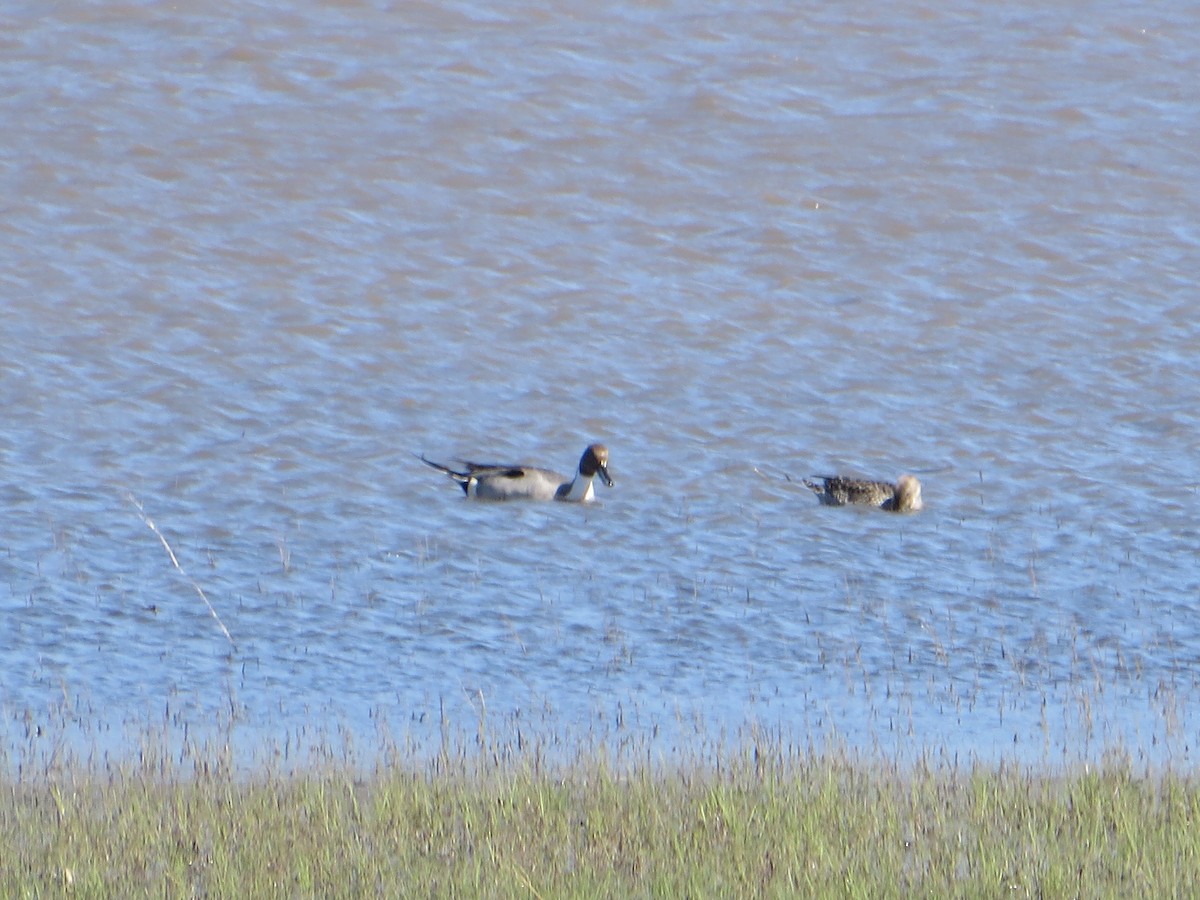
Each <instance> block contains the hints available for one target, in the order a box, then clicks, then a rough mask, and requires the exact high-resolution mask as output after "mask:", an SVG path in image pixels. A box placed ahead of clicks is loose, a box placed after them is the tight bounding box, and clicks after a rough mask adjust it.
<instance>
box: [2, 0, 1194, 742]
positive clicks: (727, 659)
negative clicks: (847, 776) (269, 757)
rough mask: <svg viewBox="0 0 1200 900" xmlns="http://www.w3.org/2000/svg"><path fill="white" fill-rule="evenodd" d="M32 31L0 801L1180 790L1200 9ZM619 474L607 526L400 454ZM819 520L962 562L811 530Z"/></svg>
mask: <svg viewBox="0 0 1200 900" xmlns="http://www.w3.org/2000/svg"><path fill="white" fill-rule="evenodd" d="M0 18H2V21H3V24H4V27H3V29H0V31H2V32H3V34H4V37H3V38H2V39H0V40H2V43H3V53H0V85H2V86H3V90H2V91H0V97H2V98H3V99H0V118H2V120H3V122H4V127H3V129H2V134H3V137H0V178H2V179H3V196H4V197H5V201H4V215H3V219H2V225H0V408H2V409H3V410H4V416H3V420H2V422H3V423H2V425H0V500H2V502H3V509H4V514H3V517H2V519H0V610H2V616H3V622H4V626H3V634H0V712H2V713H3V719H2V721H3V722H4V729H5V733H6V735H7V740H6V742H7V744H8V745H9V746H10V747H15V748H17V752H22V748H25V750H26V751H28V749H29V748H30V747H33V748H34V749H35V750H36V748H37V742H38V741H39V740H42V738H41V737H40V735H41V734H46V733H49V730H50V724H51V723H53V722H54V720H55V719H56V718H62V717H65V718H67V719H68V720H69V721H70V722H71V723H72V725H73V727H74V728H75V729H76V730H77V731H78V732H79V734H80V735H81V737H80V740H82V741H84V742H85V743H86V742H88V741H94V742H96V743H98V744H99V745H101V746H102V747H106V746H109V745H112V746H119V745H120V743H121V741H122V740H123V737H122V735H123V734H124V732H125V730H126V729H131V728H132V729H133V730H134V731H136V730H137V729H138V728H140V727H144V726H145V725H146V724H147V723H149V724H150V726H151V727H157V724H158V723H161V722H164V721H169V722H171V723H172V724H173V726H175V727H183V728H187V729H195V730H197V731H202V730H203V729H205V728H209V727H216V726H218V725H219V726H221V727H227V726H229V725H231V724H232V726H233V727H234V729H235V731H234V733H235V734H236V735H238V736H239V739H241V740H244V741H245V742H246V743H247V744H248V745H251V746H262V745H264V744H265V745H269V744H270V743H271V742H273V741H281V740H287V739H288V736H289V735H294V734H296V733H298V732H306V733H307V732H308V731H309V730H312V729H315V730H317V731H318V732H319V731H322V730H323V729H328V730H329V731H331V732H336V733H338V734H349V735H352V736H354V737H355V738H356V739H357V740H359V741H360V742H364V743H366V744H368V745H369V744H370V742H371V740H372V739H373V736H374V735H375V734H376V733H377V732H378V731H379V730H380V729H389V730H392V731H397V732H409V733H412V734H413V735H415V736H416V739H417V740H418V741H421V740H425V739H428V738H430V736H431V735H433V736H434V738H433V739H436V735H437V733H438V732H439V731H441V730H442V729H444V728H445V727H447V726H449V727H454V728H461V729H464V730H467V731H469V730H471V729H474V728H475V726H476V723H477V722H478V721H479V720H480V719H481V718H483V719H487V720H490V721H494V722H497V723H512V722H513V721H516V722H519V723H525V725H526V726H529V727H536V728H540V729H545V730H547V731H549V732H552V733H558V732H562V733H586V732H589V731H599V732H601V733H605V734H613V733H615V734H617V735H624V736H631V737H633V738H635V739H644V740H647V741H650V742H651V743H654V742H658V745H659V746H660V747H661V749H662V750H663V752H670V751H671V749H672V748H674V747H678V746H685V745H686V744H687V742H688V741H689V740H691V739H693V738H694V736H695V735H696V734H703V735H707V736H709V737H710V738H711V737H717V736H720V735H730V736H736V735H738V734H744V733H745V730H746V729H748V728H751V727H762V728H767V729H769V730H772V731H774V732H777V733H783V734H786V735H788V736H789V737H790V738H794V739H796V740H799V741H805V740H808V741H812V742H814V743H815V744H817V745H821V744H822V743H824V742H825V741H828V740H837V741H839V742H845V743H848V744H850V745H851V746H854V747H863V748H867V749H870V750H883V751H886V752H887V753H889V754H891V753H907V752H922V750H923V749H929V748H932V749H933V750H934V751H935V752H942V753H947V754H949V755H952V756H958V755H961V756H962V757H964V758H983V759H994V758H997V757H1001V756H1003V757H1016V758H1021V759H1042V758H1046V757H1052V758H1060V757H1063V756H1072V757H1073V756H1076V755H1078V756H1082V757H1084V758H1091V757H1093V756H1095V755H1097V754H1099V753H1102V752H1103V751H1104V750H1105V749H1106V748H1110V747H1112V746H1121V747H1125V748H1128V749H1130V750H1131V751H1132V752H1135V753H1137V754H1139V755H1141V756H1145V757H1147V758H1149V759H1152V760H1156V761H1161V760H1165V761H1167V762H1172V763H1190V762H1191V761H1192V760H1193V758H1194V752H1195V751H1194V749H1193V748H1194V746H1195V743H1196V740H1197V737H1198V736H1200V735H1198V729H1200V718H1198V714H1200V684H1198V676H1197V675H1196V674H1195V673H1196V672H1197V671H1198V668H1197V665H1196V663H1197V659H1198V657H1200V626H1198V625H1197V620H1196V616H1195V614H1194V613H1195V606H1196V602H1197V595H1198V593H1200V571H1198V567H1197V559H1196V548H1197V543H1198V540H1197V536H1198V531H1200V513H1198V496H1197V484H1198V482H1200V474H1198V472H1197V459H1198V458H1200V455H1198V452H1197V451H1198V449H1200V438H1198V435H1200V427H1198V426H1200V416H1198V415H1197V412H1196V403H1195V394H1196V384H1197V383H1200V362H1198V354H1197V353H1196V348H1197V347H1198V346H1200V325H1198V324H1197V322H1198V317H1197V315H1196V309H1197V306H1196V298H1195V296H1194V294H1195V291H1194V280H1195V273H1196V271H1197V263H1198V262H1200V257H1198V252H1197V251H1198V249H1200V230H1198V229H1197V226H1196V221H1197V210H1198V209H1200V155H1198V154H1197V152H1196V150H1195V147H1196V146H1198V143H1197V135H1196V123H1197V122H1200V100H1198V99H1197V97H1196V92H1195V91H1194V89H1193V84H1194V82H1195V75H1196V72H1197V70H1198V68H1200V50H1197V48H1196V45H1195V41H1194V40H1193V39H1192V35H1194V34H1195V33H1196V31H1197V28H1198V27H1200V10H1197V9H1196V8H1195V7H1194V6H1193V5H1189V4H1184V3H1161V4H1155V5H1152V6H1151V7H1147V8H1145V9H1138V10H1131V9H1128V8H1125V7H1124V6H1123V5H1121V4H1110V3H1091V4H1067V5H1061V6H1051V7H1046V6H1045V5H1044V4H1042V5H1034V4H1029V3H1025V4H1017V5H1012V4H1008V5H1005V6H1004V7H995V6H994V5H989V4H982V3H972V2H963V3H957V4H951V5H950V6H949V7H948V8H945V9H937V8H932V7H928V6H924V5H920V4H892V5H887V6H885V7H878V8H876V7H874V6H870V7H868V6H863V7H861V8H854V7H841V6H838V7H830V8H828V9H827V8H825V7H813V8H805V6H804V5H795V4H783V5H780V6H778V7H777V8H767V9H762V10H759V11H746V10H744V9H742V7H741V6H739V5H737V4H726V5H720V4H718V5H716V6H714V5H712V4H705V5H699V4H689V3H660V4H654V5H650V6H646V5H642V4H613V5H610V6H607V7H604V8H598V7H594V6H587V5H582V4H574V3H569V2H563V3H557V4H552V5H551V6H549V7H547V6H546V5H545V4H537V5H527V6H519V5H514V6H512V7H509V8H505V9H503V10H499V11H498V10H496V9H494V8H493V5H491V4H483V3H474V2H470V0H464V2H462V3H457V4H453V5H444V4H428V5H422V4H414V3H403V4H388V3H383V2H365V0H364V2H353V0H346V2H326V3H320V2H315V0H313V2H301V3H295V4H288V5H287V7H286V8H279V9H277V8H275V6H274V5H272V4H269V3H258V4H229V5H227V6H224V7H222V6H219V5H212V6H210V7H209V8H208V10H207V11H205V12H188V11H180V10H177V9H175V8H173V7H171V6H169V5H165V4H149V3H132V2H131V3H92V4H83V5H80V4H44V3H37V4H33V3H29V4H25V5H23V6H16V7H10V8H9V9H8V10H7V11H6V12H5V13H4V14H3V16H2V17H0ZM592 440H601V441H603V442H605V443H606V444H607V445H608V446H609V448H610V450H611V453H612V462H611V471H612V473H613V476H614V477H615V478H616V480H617V485H616V487H615V488H613V489H612V490H606V489H604V488H603V487H598V488H597V490H598V492H599V495H600V497H599V499H600V501H601V502H600V503H599V504H597V505H595V506H593V507H591V508H579V507H564V506H558V505H551V506H530V505H524V506H497V505H477V504H471V503H468V502H466V501H464V500H463V499H462V497H461V494H460V493H459V492H458V491H457V488H456V487H455V486H454V485H453V484H452V483H450V482H449V481H448V480H446V479H444V478H442V477H440V476H438V475H437V473H435V472H433V471H432V470H429V469H427V468H426V467H424V466H423V465H421V463H420V462H419V461H418V460H416V459H414V458H413V456H412V455H411V454H412V453H414V452H424V453H427V454H429V455H431V456H433V457H434V458H443V459H449V458H452V457H454V456H465V457H468V458H480V457H482V458H484V459H495V460H501V461H509V460H522V461H524V460H529V461H534V462H538V463H542V464H546V465H550V466H553V467H557V468H559V469H561V470H563V471H569V470H570V469H571V467H572V466H573V465H574V463H575V461H576V460H577V459H578V456H579V454H580V452H581V451H582V449H583V447H584V446H585V445H586V444H587V443H588V442H590V441H592ZM830 471H847V472H856V473H860V474H866V475H870V476H875V477H886V478H894V477H895V476H896V475H899V474H900V473H901V472H903V471H913V472H916V473H918V474H919V475H920V477H921V479H922V482H923V484H924V486H925V499H926V504H927V508H926V510H925V511H924V512H922V513H921V514H920V515H915V516H888V515H885V514H882V513H876V512H870V511H865V512H864V511H858V510H837V509H825V508H821V507H818V506H817V504H816V502H815V500H814V498H813V497H812V496H811V495H810V494H808V493H807V492H806V491H804V490H803V489H802V488H801V487H800V486H799V485H798V484H797V483H796V482H795V480H792V481H788V477H789V476H790V477H791V478H792V479H795V478H797V477H799V476H803V475H809V474H814V473H824V472H830ZM136 504H141V506H142V508H143V509H144V511H145V515H146V516H147V517H148V518H149V519H150V520H151V521H152V522H153V523H154V525H155V526H156V527H157V528H158V529H159V531H160V533H161V535H162V537H163V538H164V539H165V541H166V542H167V544H168V545H169V546H170V548H171V549H172V550H173V552H174V553H175V554H176V558H177V560H178V563H179V568H178V569H177V568H176V567H175V566H174V565H173V564H172V562H171V559H170V557H169V556H168V554H167V552H166V548H165V547H164V545H163V544H162V543H161V542H160V540H159V538H158V536H157V535H156V533H155V532H154V531H153V530H151V529H150V528H148V527H147V524H146V523H145V522H144V521H143V520H142V518H141V516H140V515H139V511H138V508H137V505H136ZM201 593H203V596H204V597H206V598H207V599H208V601H209V602H210V603H211V604H212V607H213V609H214V610H215V612H216V614H217V616H219V618H220V623H222V624H223V625H224V626H225V627H227V628H228V631H229V633H230V635H231V636H232V638H233V644H232V645H231V644H230V642H229V641H227V640H226V638H225V636H224V635H223V633H222V631H221V627H220V624H219V623H218V622H217V620H216V618H214V617H213V616H212V615H210V613H209V610H208V609H207V608H206V605H205V603H204V600H203V599H202V597H201ZM39 729H41V731H39Z"/></svg>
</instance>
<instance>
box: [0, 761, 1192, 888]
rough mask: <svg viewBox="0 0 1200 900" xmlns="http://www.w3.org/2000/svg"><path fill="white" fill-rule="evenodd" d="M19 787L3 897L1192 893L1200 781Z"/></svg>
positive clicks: (449, 766)
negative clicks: (1198, 782) (1199, 782)
mask: <svg viewBox="0 0 1200 900" xmlns="http://www.w3.org/2000/svg"><path fill="white" fill-rule="evenodd" d="M147 746H148V747H149V748H151V749H147V750H146V751H144V752H143V753H142V754H141V757H140V759H138V760H137V761H125V762H121V763H118V764H109V763H106V764H105V765H103V766H97V765H95V764H94V763H78V762H71V761H66V762H63V761H62V760H61V759H59V760H57V761H56V762H55V764H54V765H53V766H47V767H45V768H43V769H42V770H41V771H38V772H36V773H33V774H31V772H30V770H31V768H32V767H30V766H16V767H14V766H11V765H10V766H6V767H4V768H3V771H5V772H9V773H14V772H15V773H17V774H8V775H0V790H2V791H3V795H4V799H3V801H2V802H0V848H2V849H0V896H4V897H47V896H73V897H136V896H150V895H152V896H167V897H181V896H209V897H233V896H238V897H275V896H289V897H296V896H300V897H317V896H319V897H362V896H379V897H397V896H414V895H416V896H435V895H454V896H464V895H465V896H484V897H564V896H586V897H596V896H669V897H687V896H691V897H698V896H704V897H708V896H749V895H754V896H795V895H808V896H851V897H907V896H913V895H916V894H924V895H932V896H961V897H998V896H1005V897H1012V896H1026V897H1028V896H1036V897H1065V896H1089V897H1105V896H1107V897H1112V896H1118V895H1137V896H1146V895H1150V896H1184V895H1195V894H1196V893H1197V891H1198V890H1200V829H1198V828H1197V827H1196V823H1197V821H1198V820H1200V785H1198V784H1197V783H1195V782H1193V780H1192V779H1190V778H1188V777H1186V776H1185V775H1181V774H1177V773H1173V772H1170V771H1166V772H1157V773H1143V774H1140V775H1136V774H1135V773H1134V772H1133V770H1132V768H1131V765H1130V763H1129V762H1128V759H1127V758H1126V757H1122V756H1120V755H1119V754H1114V755H1112V756H1111V757H1110V758H1109V759H1108V760H1107V761H1106V762H1105V763H1104V764H1103V765H1101V766H1098V767H1087V768H1080V769H1078V770H1076V771H1069V772H1061V773H1057V774H1044V773H1038V772H1037V771H1034V770H1031V769H1029V768H1020V767H1011V766H1005V765H1000V766H991V767H975V768H967V769H959V768H958V767H947V766H946V765H934V764H929V763H922V762H918V763H916V764H913V765H906V766H904V767H900V766H897V765H893V764H889V763H887V762H883V761H878V760H867V759H861V758H857V757H855V756H853V755H851V754H849V753H841V752H837V751H824V752H821V753H816V752H813V751H811V750H808V751H797V750H793V749H790V748H786V747H784V746H782V745H780V744H778V743H774V742H760V741H756V740H754V739H749V740H748V742H747V746H745V747H744V748H741V749H738V750H735V751H732V752H729V753H722V754H713V755H710V756H709V757H707V758H706V759H704V760H703V761H701V760H695V761H691V762H676V763H671V764H666V763H662V762H659V763H652V762H649V761H647V760H645V759H644V758H643V759H642V760H640V761H637V762H633V761H630V760H628V759H623V760H618V761H615V762H614V761H612V760H610V758H609V757H608V755H607V754H606V752H605V751H604V750H603V749H601V750H580V751H578V754H577V755H576V756H575V757H573V758H568V759H564V760H562V761H560V762H555V763H553V764H550V763H547V762H546V761H545V755H544V754H543V752H542V751H543V750H544V749H545V748H544V747H540V746H538V745H536V744H535V745H534V746H532V747H530V746H529V745H528V744H526V745H525V746H524V747H523V748H522V749H521V750H520V751H512V750H511V748H510V750H508V751H505V752H503V753H501V752H496V751H495V750H494V749H490V750H487V751H477V750H470V749H466V750H463V749H460V750H457V751H455V752H453V753H447V752H442V753H441V754H439V755H438V756H437V757H436V758H434V759H432V760H425V761H420V760H418V759H415V758H413V759H409V760H407V761H406V760H405V759H403V754H399V755H397V754H388V755H386V756H385V757H381V758H380V760H379V761H378V762H376V763H373V764H372V766H371V767H370V768H369V770H367V771H364V770H363V767H362V766H360V765H357V764H355V763H353V762H351V761H346V760H345V759H338V758H337V757H336V755H335V754H334V753H332V752H330V753H327V754H325V756H324V757H323V758H321V759H317V760H315V761H314V762H313V763H312V764H311V765H307V764H306V765H304V766H300V767H296V768H292V769H290V770H289V771H287V772H282V771H276V770H272V769H270V768H264V769H260V770H258V771H255V772H251V773H246V772H244V771H240V770H238V769H237V767H235V766H234V765H232V764H231V763H230V757H229V753H228V750H227V749H218V750H216V751H208V750H204V751H192V752H190V753H189V754H185V757H186V763H187V767H186V770H184V769H183V768H182V767H178V766H177V765H176V764H173V763H172V762H171V760H170V759H169V758H168V757H167V756H165V755H164V754H163V753H161V752H158V751H156V750H154V749H152V748H153V746H154V745H153V742H150V743H148V745H147Z"/></svg>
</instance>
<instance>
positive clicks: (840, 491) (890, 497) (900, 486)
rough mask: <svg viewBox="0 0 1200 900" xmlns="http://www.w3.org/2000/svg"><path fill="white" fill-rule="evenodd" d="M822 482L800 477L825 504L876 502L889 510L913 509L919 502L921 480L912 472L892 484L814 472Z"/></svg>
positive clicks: (872, 504) (867, 503)
mask: <svg viewBox="0 0 1200 900" xmlns="http://www.w3.org/2000/svg"><path fill="white" fill-rule="evenodd" d="M815 477H817V478H820V479H821V481H822V482H824V483H823V484H817V483H816V482H813V481H809V480H808V479H807V478H805V479H804V486H805V487H807V488H808V489H809V490H811V491H812V492H813V493H814V494H816V495H817V499H818V500H820V501H821V502H822V503H823V504H825V505H826V506H848V505H851V504H858V505H863V506H878V507H879V508H880V509H886V510H888V511H890V512H915V511H916V510H918V509H920V508H921V506H922V505H923V504H922V503H921V482H919V481H917V479H916V477H914V476H912V475H901V476H900V478H899V480H898V481H897V482H896V483H895V484H891V483H889V482H887V481H866V480H863V479H859V478H843V477H842V476H840V475H817V476H815Z"/></svg>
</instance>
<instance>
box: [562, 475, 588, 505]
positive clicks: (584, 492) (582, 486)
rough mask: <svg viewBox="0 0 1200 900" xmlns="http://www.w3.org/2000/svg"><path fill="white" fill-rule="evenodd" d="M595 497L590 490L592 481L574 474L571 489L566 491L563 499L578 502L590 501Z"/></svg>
mask: <svg viewBox="0 0 1200 900" xmlns="http://www.w3.org/2000/svg"><path fill="white" fill-rule="evenodd" d="M595 495H596V492H595V491H594V490H593V489H592V479H591V478H588V477H585V476H584V475H582V474H580V473H579V472H576V473H575V480H574V481H572V482H571V489H570V490H569V491H567V494H566V496H565V497H563V499H564V500H573V501H575V502H580V501H587V500H591V499H592V497H594V496H595Z"/></svg>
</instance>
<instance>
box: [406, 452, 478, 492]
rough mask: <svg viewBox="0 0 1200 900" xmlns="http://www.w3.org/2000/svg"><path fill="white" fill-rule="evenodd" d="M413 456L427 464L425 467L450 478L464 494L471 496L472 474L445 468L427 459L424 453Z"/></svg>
mask: <svg viewBox="0 0 1200 900" xmlns="http://www.w3.org/2000/svg"><path fill="white" fill-rule="evenodd" d="M413 456H415V457H416V458H417V459H419V460H420V461H421V462H423V463H425V465H427V466H429V467H430V468H431V469H437V470H438V471H439V472H441V473H442V474H443V475H448V476H450V477H451V478H453V479H454V480H455V481H457V482H458V484H459V486H460V487H461V488H462V489H463V493H464V494H470V492H471V491H470V484H471V473H470V472H459V471H456V470H455V469H451V468H450V467H449V466H443V465H442V464H441V463H437V462H434V461H433V460H432V459H426V458H425V454H424V453H414V454H413Z"/></svg>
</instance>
